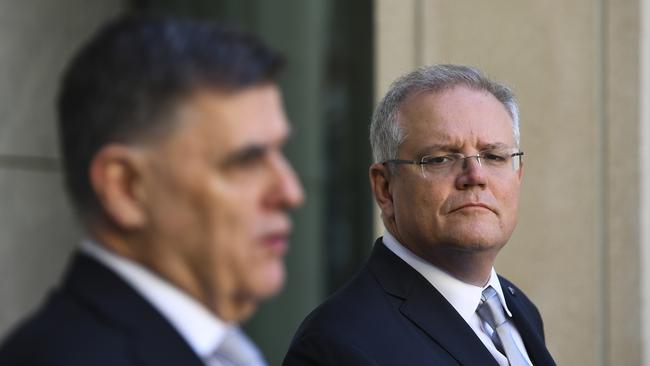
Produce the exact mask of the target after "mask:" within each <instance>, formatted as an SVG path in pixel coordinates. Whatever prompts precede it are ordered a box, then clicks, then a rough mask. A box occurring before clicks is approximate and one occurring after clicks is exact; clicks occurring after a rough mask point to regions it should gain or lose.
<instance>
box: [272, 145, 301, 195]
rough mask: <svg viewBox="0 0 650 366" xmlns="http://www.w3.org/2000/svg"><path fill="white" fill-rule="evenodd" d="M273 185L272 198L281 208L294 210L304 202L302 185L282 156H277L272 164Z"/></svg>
mask: <svg viewBox="0 0 650 366" xmlns="http://www.w3.org/2000/svg"><path fill="white" fill-rule="evenodd" d="M274 171H275V177H274V180H275V184H273V187H272V189H273V192H271V195H272V197H274V200H275V201H276V204H279V205H281V206H282V207H283V208H296V207H298V206H300V205H301V204H302V203H303V202H304V200H305V194H304V191H303V188H302V184H301V183H300V180H299V179H298V176H297V175H296V172H295V171H294V170H293V167H292V166H291V164H290V163H289V161H288V160H287V159H286V157H284V156H279V157H278V159H277V161H276V163H275V164H274Z"/></svg>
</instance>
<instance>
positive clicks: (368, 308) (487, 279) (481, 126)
mask: <svg viewBox="0 0 650 366" xmlns="http://www.w3.org/2000/svg"><path fill="white" fill-rule="evenodd" d="M370 141H371V145H372V149H373V154H374V159H375V163H374V164H373V165H372V166H371V167H370V172H369V174H370V182H371V186H372V191H373V194H374V196H375V200H376V202H377V203H378V205H379V207H380V208H381V214H382V219H383V222H384V226H385V228H386V231H385V233H384V235H383V237H382V238H379V239H378V240H377V241H376V243H375V245H374V249H373V251H372V254H371V255H370V258H369V259H368V262H367V264H366V265H365V266H364V268H363V269H362V270H361V272H360V273H359V274H358V275H357V276H356V277H355V278H354V279H352V280H351V281H350V282H349V283H348V284H347V285H346V286H344V287H343V288H342V289H340V290H339V291H338V292H336V293H335V294H334V295H332V296H331V297H330V298H329V299H328V300H327V301H326V302H325V303H324V304H322V305H321V306H320V307H318V308H317V309H316V310H314V311H313V312H312V313H311V314H310V315H309V316H308V317H307V319H305V321H304V322H303V324H302V325H301V326H300V328H299V329H298V331H297V333H296V335H295V337H294V339H293V342H292V344H291V347H290V349H289V352H288V354H287V355H286V357H285V360H284V365H285V366H292V365H375V366H380V365H466V366H477V365H481V366H484V365H501V366H506V365H517V366H519V365H554V364H555V363H554V361H553V359H552V357H551V355H550V354H549V353H548V351H547V349H546V346H545V344H544V332H543V325H542V319H541V316H540V314H539V312H538V310H537V308H536V307H535V305H534V304H533V303H532V302H531V301H530V300H529V299H528V298H527V297H526V295H524V294H523V292H521V291H520V290H519V289H518V288H517V287H515V286H514V285H513V284H512V283H510V282H508V281H507V280H506V279H504V278H502V277H500V276H498V275H497V274H496V272H495V270H494V268H493V265H494V261H495V258H496V256H497V253H498V252H499V250H500V249H501V248H502V247H503V246H504V245H505V244H506V242H507V241H508V239H509V238H510V235H511V234H512V231H513V230H514V228H515V225H516V221H517V206H518V196H519V187H520V184H521V180H522V177H523V165H522V159H521V157H522V155H523V152H521V150H520V148H519V117H518V110H517V104H516V101H515V99H514V96H513V94H512V92H511V91H510V90H509V89H508V88H507V87H505V86H503V85H501V84H499V83H496V82H493V81H491V80H489V79H487V78H486V77H485V76H483V75H482V74H481V73H480V72H479V71H478V70H476V69H473V68H469V67H465V66H458V65H436V66H431V67H424V68H421V69H418V70H416V71H414V72H412V73H410V74H408V75H405V76H404V77H402V78H400V79H398V80H397V81H396V82H395V83H393V85H392V86H391V87H390V90H389V91H388V93H387V94H386V96H385V97H384V98H383V100H382V101H381V102H380V103H379V106H378V107H377V110H376V111H375V114H374V116H373V121H372V124H371V128H370Z"/></svg>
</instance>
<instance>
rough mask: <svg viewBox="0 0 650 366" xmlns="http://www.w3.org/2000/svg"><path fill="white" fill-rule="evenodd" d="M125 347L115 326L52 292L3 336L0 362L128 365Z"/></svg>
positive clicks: (59, 293) (78, 304) (35, 364)
mask: <svg viewBox="0 0 650 366" xmlns="http://www.w3.org/2000/svg"><path fill="white" fill-rule="evenodd" d="M125 348H126V343H125V342H124V337H123V336H122V334H121V332H120V331H119V330H118V329H115V328H114V327H112V326H111V324H110V323H108V322H106V321H104V320H102V319H101V318H98V317H97V316H96V314H93V313H92V311H91V310H90V309H88V308H86V307H84V306H83V305H82V304H80V303H78V302H77V301H75V300H74V299H71V298H70V297H68V296H65V295H64V294H62V293H61V292H56V293H54V294H53V295H52V296H51V297H50V298H49V299H48V301H47V302H46V303H45V304H44V305H43V306H42V307H41V309H40V310H38V311H37V312H36V313H35V314H34V315H33V316H31V317H30V318H28V319H26V320H24V321H23V322H22V323H20V324H19V325H18V326H17V327H16V328H15V329H14V330H13V331H12V332H11V333H10V334H9V335H8V336H7V337H6V339H5V340H4V341H3V343H2V345H1V346H0V364H3V365H5V364H11V365H31V366H37V365H88V364H93V365H109V364H123V365H128V364H129V363H128V362H127V361H126V359H125V358H124V357H123V355H125V354H126V351H125Z"/></svg>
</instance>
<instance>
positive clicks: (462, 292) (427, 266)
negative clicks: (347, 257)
mask: <svg viewBox="0 0 650 366" xmlns="http://www.w3.org/2000/svg"><path fill="white" fill-rule="evenodd" d="M383 242H384V245H386V247H387V248H388V249H390V250H391V251H392V252H393V253H395V255H397V256H398V257H400V258H401V259H402V260H403V261H404V262H406V263H407V264H408V265H410V266H411V267H413V269H415V270H416V271H418V272H419V273H420V274H421V275H422V276H423V277H424V278H425V279H426V280H427V281H429V283H431V285H432V286H433V287H435V288H436V289H437V290H438V291H439V292H440V293H441V294H442V296H443V297H444V298H445V299H446V300H447V301H448V302H449V303H450V304H451V306H453V307H454V309H456V311H457V312H458V314H460V316H461V317H462V318H463V319H464V320H465V321H466V322H467V324H468V325H469V326H470V327H471V328H472V330H473V331H474V333H476V335H477V336H478V338H479V339H480V340H481V342H483V344H484V345H485V347H486V348H487V349H488V351H490V353H491V354H492V356H494V358H495V359H496V361H497V362H498V363H499V365H501V366H508V359H507V358H506V356H505V355H503V354H502V353H501V352H499V350H498V349H497V348H496V346H495V345H494V343H493V342H492V340H491V339H490V334H491V333H492V330H491V329H489V326H487V325H486V326H484V322H483V321H482V320H481V319H480V318H479V316H478V314H477V313H476V309H477V308H478V306H479V304H480V303H481V294H482V292H483V290H485V289H486V288H487V287H488V286H492V287H493V288H494V289H495V290H496V291H497V293H498V294H499V300H501V304H502V305H503V308H504V309H505V311H506V315H507V316H509V317H512V313H510V310H509V309H508V305H506V301H505V298H504V297H503V290H502V289H501V284H500V283H499V278H498V277H497V274H496V271H495V270H494V268H492V272H491V274H490V280H489V281H488V282H487V283H486V284H485V286H483V287H479V286H474V285H471V284H468V283H465V282H463V281H461V280H459V279H457V278H456V277H454V276H452V275H450V274H449V273H447V272H445V271H443V270H441V269H439V268H438V267H435V266H434V265H432V264H431V263H429V262H427V261H425V260H424V259H422V258H420V257H418V256H417V255H415V254H414V253H413V252H411V251H410V250H409V249H407V248H406V247H405V246H403V245H401V244H400V243H399V242H398V241H397V239H395V237H393V236H392V235H391V234H390V233H389V232H388V231H386V232H385V233H384V237H383ZM513 329H514V334H513V337H514V339H515V343H516V344H517V347H518V348H519V350H520V351H521V353H522V354H523V355H524V357H525V358H526V361H528V363H529V364H530V365H532V363H531V362H530V358H529V357H528V352H526V347H524V342H523V340H522V339H521V335H520V334H519V332H518V331H517V330H516V328H515V327H514V324H513Z"/></svg>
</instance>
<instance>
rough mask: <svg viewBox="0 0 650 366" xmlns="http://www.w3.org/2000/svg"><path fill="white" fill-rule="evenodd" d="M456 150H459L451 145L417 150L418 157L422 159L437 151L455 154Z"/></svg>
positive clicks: (436, 145) (438, 145)
mask: <svg viewBox="0 0 650 366" xmlns="http://www.w3.org/2000/svg"><path fill="white" fill-rule="evenodd" d="M458 150H460V148H459V147H458V146H456V145H453V144H433V145H428V146H424V147H423V148H421V149H419V151H418V157H422V156H425V155H427V154H431V153H432V152H437V151H445V152H457V151H458Z"/></svg>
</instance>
